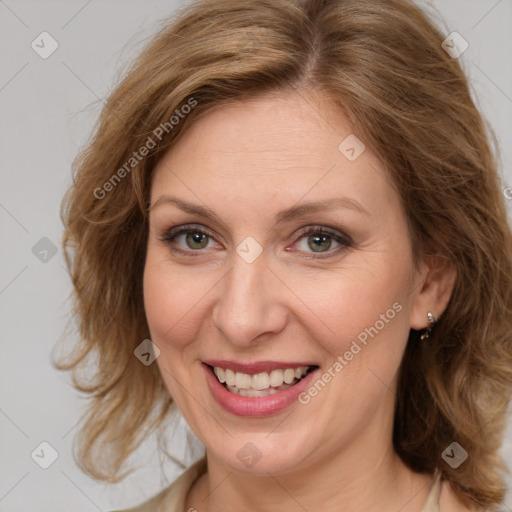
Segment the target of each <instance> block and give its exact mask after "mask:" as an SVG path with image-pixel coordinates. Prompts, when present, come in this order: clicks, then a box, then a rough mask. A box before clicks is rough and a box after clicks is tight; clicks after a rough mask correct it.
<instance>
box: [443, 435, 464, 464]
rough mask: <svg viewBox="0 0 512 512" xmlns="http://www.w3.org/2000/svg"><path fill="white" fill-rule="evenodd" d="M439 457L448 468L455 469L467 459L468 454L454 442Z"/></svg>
mask: <svg viewBox="0 0 512 512" xmlns="http://www.w3.org/2000/svg"><path fill="white" fill-rule="evenodd" d="M441 457H442V458H443V459H444V461H445V462H446V463H447V464H448V465H449V466H451V467H452V468H453V469H457V468H458V467H459V466H460V465H461V464H462V463H463V462H464V461H465V460H466V459H467V458H468V452H467V451H466V450H464V448H462V446H461V445H460V444H459V443H456V442H455V441H454V442H453V443H451V444H450V445H448V446H447V447H446V448H445V449H444V451H443V453H442V454H441Z"/></svg>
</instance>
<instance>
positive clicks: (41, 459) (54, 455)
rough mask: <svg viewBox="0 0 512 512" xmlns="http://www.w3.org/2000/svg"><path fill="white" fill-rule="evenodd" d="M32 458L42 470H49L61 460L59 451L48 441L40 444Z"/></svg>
mask: <svg viewBox="0 0 512 512" xmlns="http://www.w3.org/2000/svg"><path fill="white" fill-rule="evenodd" d="M30 456H31V457H32V460H33V461H34V462H35V463H36V464H37V465H38V466H39V467H40V468H42V469H48V468H49V467H50V466H51V465H52V464H53V463H54V462H55V461H56V460H57V459H58V458H59V454H58V452H57V450H56V449H55V448H54V447H53V446H52V445H51V444H50V443H49V442H48V441H43V442H42V443H39V444H38V445H37V447H36V448H35V449H34V451H33V452H32V453H31V454H30Z"/></svg>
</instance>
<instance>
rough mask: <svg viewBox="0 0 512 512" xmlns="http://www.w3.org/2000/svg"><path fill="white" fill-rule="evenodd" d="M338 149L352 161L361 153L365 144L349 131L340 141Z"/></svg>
mask: <svg viewBox="0 0 512 512" xmlns="http://www.w3.org/2000/svg"><path fill="white" fill-rule="evenodd" d="M338 149H339V151H340V153H341V154H342V155H343V156H344V157H345V158H346V159H347V160H350V161H351V162H353V161H354V160H357V159H358V158H359V157H360V156H361V155H362V154H363V152H364V150H365V149H366V146H365V145H364V144H363V142H362V141H361V140H360V139H359V138H358V137H357V136H356V135H355V134H353V133H351V134H350V135H349V136H348V137H346V138H345V139H343V140H342V141H341V142H340V144H339V146H338Z"/></svg>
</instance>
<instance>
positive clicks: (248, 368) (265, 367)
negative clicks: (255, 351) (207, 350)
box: [203, 359, 315, 375]
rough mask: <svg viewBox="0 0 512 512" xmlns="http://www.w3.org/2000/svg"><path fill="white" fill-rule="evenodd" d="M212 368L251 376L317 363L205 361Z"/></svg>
mask: <svg viewBox="0 0 512 512" xmlns="http://www.w3.org/2000/svg"><path fill="white" fill-rule="evenodd" d="M203 362H204V363H206V364H208V365H210V366H218V367H219V368H224V369H226V368H229V369H230V370H233V371H234V372H242V373H248V374H250V375H252V374H254V373H260V372H270V371H272V370H280V369H283V370H284V369H285V368H299V367H300V366H315V363H290V362H283V361H257V362H255V363H238V362H236V361H227V360H225V359H209V360H207V361H203Z"/></svg>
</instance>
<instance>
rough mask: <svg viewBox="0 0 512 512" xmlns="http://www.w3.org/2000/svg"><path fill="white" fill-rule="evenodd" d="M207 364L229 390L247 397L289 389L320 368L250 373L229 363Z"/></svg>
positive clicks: (306, 367)
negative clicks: (228, 364)
mask: <svg viewBox="0 0 512 512" xmlns="http://www.w3.org/2000/svg"><path fill="white" fill-rule="evenodd" d="M274 365H275V363H274ZM207 366H208V367H209V369H210V371H211V372H212V373H213V374H214V375H215V377H216V378H217V380H218V382H219V383H220V384H221V385H222V386H223V387H224V388H225V389H226V390H227V391H229V392H230V393H232V394H234V395H239V396H243V397H247V398H259V397H266V396H269V395H274V394H276V393H279V392H281V391H284V390H286V389H289V388H291V387H293V386H295V385H296V384H298V383H299V382H300V381H301V380H302V379H304V378H305V377H306V376H307V375H308V374H309V373H311V372H312V371H314V370H315V369H317V368H318V366H316V365H304V366H290V367H288V366H284V367H283V368H274V369H269V370H267V371H258V372H251V373H249V372H242V371H236V370H235V369H234V368H229V367H226V366H227V365H219V366H217V365H207Z"/></svg>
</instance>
